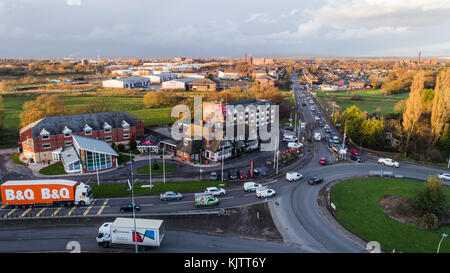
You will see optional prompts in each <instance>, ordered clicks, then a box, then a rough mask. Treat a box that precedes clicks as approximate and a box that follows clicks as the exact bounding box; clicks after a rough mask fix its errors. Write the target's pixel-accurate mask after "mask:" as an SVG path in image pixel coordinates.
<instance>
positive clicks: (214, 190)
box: [205, 187, 227, 196]
mask: <svg viewBox="0 0 450 273" xmlns="http://www.w3.org/2000/svg"><path fill="white" fill-rule="evenodd" d="M205 193H207V194H212V195H214V196H217V195H225V194H227V192H226V191H225V189H222V188H217V187H209V188H206V190H205Z"/></svg>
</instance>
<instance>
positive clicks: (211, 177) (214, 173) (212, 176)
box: [209, 172, 219, 180]
mask: <svg viewBox="0 0 450 273" xmlns="http://www.w3.org/2000/svg"><path fill="white" fill-rule="evenodd" d="M218 179H219V177H218V176H217V172H211V174H210V175H209V180H218Z"/></svg>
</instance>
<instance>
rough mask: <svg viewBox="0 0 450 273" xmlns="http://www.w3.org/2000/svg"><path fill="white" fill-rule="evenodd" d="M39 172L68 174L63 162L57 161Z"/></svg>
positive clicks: (44, 173)
mask: <svg viewBox="0 0 450 273" xmlns="http://www.w3.org/2000/svg"><path fill="white" fill-rule="evenodd" d="M39 173H40V174H43V175H58V174H66V171H65V170H64V166H63V164H62V162H57V163H55V164H52V165H50V166H47V167H44V168H42V169H41V170H40V171H39Z"/></svg>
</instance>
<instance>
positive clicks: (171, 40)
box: [0, 0, 450, 58]
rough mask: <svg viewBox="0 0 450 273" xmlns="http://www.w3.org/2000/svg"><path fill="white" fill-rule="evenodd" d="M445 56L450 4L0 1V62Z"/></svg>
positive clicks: (412, 0) (416, 0) (423, 0)
mask: <svg viewBox="0 0 450 273" xmlns="http://www.w3.org/2000/svg"><path fill="white" fill-rule="evenodd" d="M419 51H421V52H422V56H423V57H427V56H430V57H432V56H433V57H434V56H450V0H314V1H310V0H308V1H305V0H277V1H273V0H270V1H268V0H226V1H214V0H212V1H211V0H189V1H186V0H126V1H125V0H120V1H119V0H0V58H62V57H74V58H82V57H97V56H100V57H142V58H156V57H176V56H185V57H241V56H243V55H244V52H247V54H248V55H252V56H254V57H305V56H330V57H334V56H336V57H338V56H350V57H356V56H363V57H366V56H367V57H372V56H373V57H384V56H388V57H389V56H399V57H405V56H410V57H412V56H414V57H415V56H417V55H418V53H419Z"/></svg>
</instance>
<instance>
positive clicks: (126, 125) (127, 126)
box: [122, 120, 130, 131]
mask: <svg viewBox="0 0 450 273" xmlns="http://www.w3.org/2000/svg"><path fill="white" fill-rule="evenodd" d="M122 129H123V130H124V131H128V130H129V129H130V124H128V122H126V121H125V120H124V121H122Z"/></svg>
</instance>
